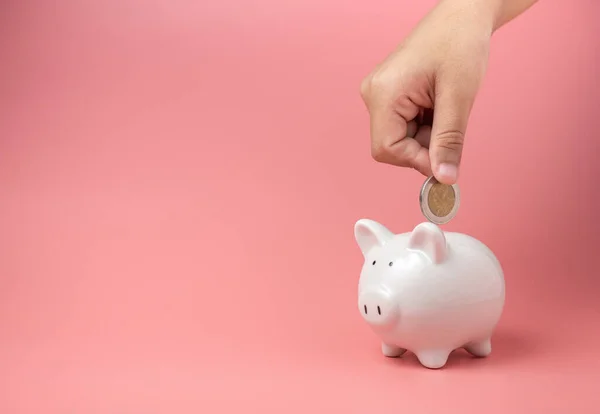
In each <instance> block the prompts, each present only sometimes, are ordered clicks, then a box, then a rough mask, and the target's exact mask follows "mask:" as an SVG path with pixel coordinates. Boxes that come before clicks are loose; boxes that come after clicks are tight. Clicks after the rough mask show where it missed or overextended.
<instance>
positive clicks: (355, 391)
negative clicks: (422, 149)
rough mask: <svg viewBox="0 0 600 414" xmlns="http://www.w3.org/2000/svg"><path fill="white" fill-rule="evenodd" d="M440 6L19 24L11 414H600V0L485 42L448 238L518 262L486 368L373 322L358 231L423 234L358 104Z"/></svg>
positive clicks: (5, 171)
mask: <svg viewBox="0 0 600 414" xmlns="http://www.w3.org/2000/svg"><path fill="white" fill-rule="evenodd" d="M415 3H419V5H418V6H415V5H414V4H415ZM432 4H434V0H428V1H423V2H413V1H409V0H401V1H379V2H377V1H375V2H373V1H368V2H342V1H339V0H336V1H329V2H323V1H315V0H311V1H307V0H291V1H285V2H278V1H268V0H262V1H252V2H250V1H246V2H242V1H234V0H226V1H219V2H207V1H196V2H194V1H167V0H160V1H152V2H143V1H139V0H138V1H134V0H126V1H118V0H111V1H105V2H99V1H98V2H84V1H76V0H68V1H62V2H60V3H56V2H46V1H43V0H37V1H34V0H30V1H17V0H12V1H5V2H3V5H2V13H0V74H1V77H0V90H1V93H0V200H1V201H0V347H1V348H0V350H1V352H0V372H1V375H0V412H1V413H6V414H17V413H36V414H38V413H63V414H64V413H77V414H80V413H103V414H106V413H115V414H116V413H119V414H126V413H144V414H147V413H159V412H160V413H222V412H230V411H231V412H234V410H236V411H235V412H252V413H254V412H257V413H259V412H260V413H266V412H273V413H284V412H285V413H287V412H290V413H295V412H298V413H300V412H302V413H308V412H311V413H312V412H315V413H316V412H339V413H355V412H356V413H392V412H398V413H411V414H414V413H430V412H435V413H442V412H443V413H451V412H461V413H467V412H468V413H471V412H473V413H475V412H487V413H509V412H510V413H516V412H530V413H542V412H543V413H566V412H574V413H598V412H600V405H598V402H599V399H600V397H599V394H598V383H599V382H600V357H599V354H598V352H599V349H600V322H599V319H600V302H599V301H598V294H599V293H600V278H599V271H600V264H599V262H598V254H597V251H598V246H599V245H600V237H599V235H598V231H599V225H598V223H597V221H596V218H597V215H596V212H597V211H598V208H600V197H599V196H598V193H597V191H598V184H597V176H598V174H599V173H600V167H599V166H598V163H597V159H598V152H599V150H600V143H599V141H598V131H599V127H600V117H598V110H599V109H600V108H599V106H598V101H597V97H598V96H599V95H600V86H599V84H598V83H597V75H598V73H599V71H600V47H599V43H598V38H599V37H600V31H599V29H598V25H597V16H598V15H599V14H600V3H598V2H597V1H594V0H587V1H578V2H567V1H563V2H553V1H545V2H544V1H542V2H540V3H539V4H538V5H537V6H535V7H534V9H532V10H530V11H529V12H528V13H527V14H526V15H524V16H522V17H521V18H519V19H518V20H517V21H515V22H513V23H512V24H510V25H509V26H507V27H505V28H504V29H503V30H502V31H501V32H499V33H498V34H497V35H496V37H495V39H494V44H493V49H492V56H491V62H490V67H489V72H488V75H487V78H486V82H485V84H484V87H483V90H482V91H481V93H480V95H479V99H478V101H477V104H476V106H475V108H474V110H473V114H472V118H471V119H472V121H471V124H470V126H469V131H468V138H467V139H468V142H467V145H466V149H465V154H464V165H463V168H462V171H461V181H460V185H461V189H462V196H463V198H462V206H461V209H460V211H459V214H458V216H457V217H456V219H455V220H454V221H453V222H452V223H451V224H449V225H448V226H446V227H445V228H446V229H448V230H455V231H461V232H465V233H469V234H471V235H474V236H475V237H478V238H479V239H481V240H482V241H484V242H485V243H487V244H488V245H489V246H490V247H491V248H492V249H493V250H494V251H495V252H496V253H497V255H498V257H499V258H500V260H501V261H502V263H503V265H504V268H505V272H506V280H507V304H506V310H505V314H504V317H503V319H502V321H501V324H500V326H499V327H498V331H497V334H496V336H495V337H494V339H493V346H494V351H493V353H492V355H491V356H490V357H489V358H488V359H482V360H475V359H472V358H470V357H468V356H467V354H466V353H464V352H457V353H456V354H454V355H453V356H451V358H450V361H449V364H448V366H447V368H445V369H443V370H439V371H431V370H427V369H425V368H422V367H421V366H419V364H418V363H417V361H416V359H415V358H414V356H412V355H411V356H408V357H406V358H402V359H398V360H390V359H385V358H384V357H383V356H382V355H381V353H380V348H379V342H378V340H377V338H376V337H375V336H374V335H373V334H372V333H371V332H370V330H369V328H368V327H367V326H366V324H365V323H364V322H363V321H362V320H361V318H360V315H359V313H358V311H357V308H356V301H357V298H356V287H357V281H358V276H359V272H360V266H361V263H362V262H361V261H362V257H361V254H360V251H359V249H358V247H357V246H356V244H355V241H354V239H353V233H352V231H353V230H352V229H353V225H354V222H355V221H356V220H357V219H359V218H361V217H368V218H372V219H375V220H377V221H380V222H381V223H383V224H385V225H386V226H388V227H390V228H391V229H392V230H394V231H397V232H403V231H409V230H411V229H412V228H413V227H414V226H415V225H416V224H417V223H419V222H420V221H422V220H423V218H422V216H421V214H420V211H419V208H418V204H417V197H418V190H419V186H420V184H421V182H422V177H420V176H419V175H418V174H417V173H415V172H411V171H406V170H400V169H397V168H393V167H389V166H384V165H381V164H377V163H375V162H374V161H372V160H371V159H370V149H369V148H370V144H369V138H368V118H367V114H366V111H365V109H364V107H363V104H362V102H361V100H360V97H359V93H358V89H359V85H360V80H361V79H362V77H363V76H364V75H366V74H367V73H368V72H369V71H370V70H371V68H372V67H373V66H374V65H375V64H376V63H378V61H379V60H380V59H381V58H383V57H384V56H385V55H386V54H387V53H388V52H389V51H390V50H391V49H392V48H393V47H394V45H395V44H396V43H397V42H398V41H399V40H400V39H401V38H402V36H404V35H405V34H406V33H408V31H409V30H410V27H411V26H412V25H413V24H414V23H415V22H416V21H417V20H418V19H419V18H420V17H421V16H422V15H423V14H424V13H425V11H426V9H427V8H428V7H430V6H431V5H432Z"/></svg>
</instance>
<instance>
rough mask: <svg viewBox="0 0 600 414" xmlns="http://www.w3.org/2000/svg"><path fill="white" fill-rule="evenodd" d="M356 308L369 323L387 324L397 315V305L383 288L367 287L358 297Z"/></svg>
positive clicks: (389, 293)
mask: <svg viewBox="0 0 600 414" xmlns="http://www.w3.org/2000/svg"><path fill="white" fill-rule="evenodd" d="M358 310H359V311H360V313H361V315H362V317H363V319H364V320H365V321H366V322H367V323H369V324H371V325H379V326H381V325H389V324H391V323H392V322H394V320H395V319H396V317H397V316H398V306H397V304H396V302H395V300H394V298H393V297H392V294H391V292H390V291H388V290H387V289H385V288H378V289H369V290H367V291H365V292H363V293H361V294H360V295H359V297H358Z"/></svg>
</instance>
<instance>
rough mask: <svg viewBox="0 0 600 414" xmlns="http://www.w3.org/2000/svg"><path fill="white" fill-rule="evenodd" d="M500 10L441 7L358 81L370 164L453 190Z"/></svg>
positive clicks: (466, 3)
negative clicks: (412, 174) (410, 173)
mask: <svg viewBox="0 0 600 414" xmlns="http://www.w3.org/2000/svg"><path fill="white" fill-rule="evenodd" d="M498 4H499V3H498V2H497V1H496V2H494V1H473V0H446V1H444V0H443V1H441V2H440V3H439V4H438V5H437V7H435V8H434V9H433V10H432V11H431V12H430V13H429V14H428V15H427V16H426V17H425V18H424V19H423V20H421V22H420V23H419V24H418V25H417V27H416V28H415V29H414V30H413V31H412V32H411V33H410V34H409V36H408V37H407V38H406V39H405V40H404V41H403V42H402V43H401V44H400V45H399V46H398V48H397V49H396V50H395V51H394V52H393V53H392V54H391V55H389V56H388V57H387V58H386V59H385V60H384V61H383V62H382V63H380V64H379V65H378V66H377V67H376V68H375V69H374V70H373V72H371V73H370V74H369V75H368V76H367V77H366V78H365V79H364V80H363V82H362V84H361V95H362V98H363V101H364V102H365V105H366V107H367V109H368V111H369V114H370V119H371V120H370V129H371V144H372V145H371V153H372V156H373V158H374V159H375V160H377V161H379V162H383V163H387V164H392V165H397V166H400V167H410V168H414V169H416V170H417V171H419V172H420V173H421V174H423V175H425V176H430V175H434V176H435V177H436V179H437V180H438V181H440V182H442V183H445V184H454V183H455V182H456V180H457V178H458V169H459V166H460V162H461V156H462V150H463V142H464V139H465V134H466V130H467V123H468V120H469V115H470V112H471V108H472V106H473V103H474V100H475V97H476V94H477V92H478V90H479V87H480V84H481V81H482V80H483V77H484V74H485V70H486V67H487V61H488V52H489V44H490V39H491V36H492V33H493V31H494V29H495V27H494V25H495V24H496V19H497V18H498V15H497V12H498V8H497V7H493V6H494V5H498Z"/></svg>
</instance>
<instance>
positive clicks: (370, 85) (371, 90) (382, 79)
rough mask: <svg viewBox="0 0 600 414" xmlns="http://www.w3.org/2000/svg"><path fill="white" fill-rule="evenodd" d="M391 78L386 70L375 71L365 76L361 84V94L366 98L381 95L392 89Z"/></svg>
mask: <svg viewBox="0 0 600 414" xmlns="http://www.w3.org/2000/svg"><path fill="white" fill-rule="evenodd" d="M391 82H392V81H391V79H390V77H389V75H388V74H386V73H385V72H381V71H379V72H375V73H372V74H370V75H369V76H367V77H366V78H364V79H363V80H362V82H361V84H360V94H361V96H362V98H363V99H364V100H367V99H370V98H373V97H376V96H379V95H381V94H382V93H383V92H385V91H387V90H389V89H390V86H389V85H390V83H391Z"/></svg>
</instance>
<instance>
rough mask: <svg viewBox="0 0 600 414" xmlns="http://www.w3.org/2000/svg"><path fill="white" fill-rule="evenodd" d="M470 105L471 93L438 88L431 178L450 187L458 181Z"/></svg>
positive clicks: (433, 130)
mask: <svg viewBox="0 0 600 414" xmlns="http://www.w3.org/2000/svg"><path fill="white" fill-rule="evenodd" d="M472 104H473V98H472V96H470V94H465V93H461V92H460V91H459V90H457V89H456V88H452V87H444V86H443V85H440V86H439V88H438V93H437V94H436V98H435V104H434V105H435V106H434V112H433V124H432V127H431V140H430V143H429V157H430V160H431V169H432V172H433V175H434V176H435V178H436V180H438V181H439V182H441V183H444V184H449V185H451V184H454V183H456V181H457V180H458V170H459V167H460V161H461V157H462V151H463V142H464V139H465V131H466V129H467V122H468V120H469V114H470V112H471V107H472Z"/></svg>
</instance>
